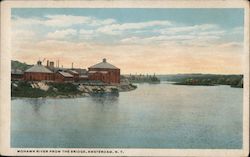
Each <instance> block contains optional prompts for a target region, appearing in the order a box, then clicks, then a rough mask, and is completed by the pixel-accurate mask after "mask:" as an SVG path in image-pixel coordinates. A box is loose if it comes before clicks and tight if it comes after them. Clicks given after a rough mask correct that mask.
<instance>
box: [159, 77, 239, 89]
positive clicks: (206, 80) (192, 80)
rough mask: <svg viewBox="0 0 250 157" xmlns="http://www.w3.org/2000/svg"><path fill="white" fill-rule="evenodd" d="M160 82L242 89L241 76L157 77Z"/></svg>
mask: <svg viewBox="0 0 250 157" xmlns="http://www.w3.org/2000/svg"><path fill="white" fill-rule="evenodd" d="M158 77H159V78H160V79H161V80H165V81H172V82H176V83H175V84H180V85H206V86H213V85H230V86H232V87H239V88H243V75H218V74H176V75H158Z"/></svg>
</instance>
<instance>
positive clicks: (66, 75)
mask: <svg viewBox="0 0 250 157" xmlns="http://www.w3.org/2000/svg"><path fill="white" fill-rule="evenodd" d="M58 73H59V74H61V75H62V76H64V77H73V75H71V74H70V73H67V72H63V71H58Z"/></svg>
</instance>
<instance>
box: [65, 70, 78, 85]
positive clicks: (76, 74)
mask: <svg viewBox="0 0 250 157" xmlns="http://www.w3.org/2000/svg"><path fill="white" fill-rule="evenodd" d="M67 72H68V73H70V74H71V75H73V77H74V81H75V82H77V81H79V76H80V74H79V73H78V72H77V71H75V70H73V69H69V70H67Z"/></svg>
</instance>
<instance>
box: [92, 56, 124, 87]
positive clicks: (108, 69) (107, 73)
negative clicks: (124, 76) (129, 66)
mask: <svg viewBox="0 0 250 157" xmlns="http://www.w3.org/2000/svg"><path fill="white" fill-rule="evenodd" d="M88 69H89V71H88V78H89V80H96V81H102V82H104V83H108V84H118V83H120V69H119V68H117V67H115V66H114V65H112V64H110V63H108V62H107V60H106V59H105V58H104V59H103V61H102V62H100V63H98V64H95V65H93V66H91V67H89V68H88Z"/></svg>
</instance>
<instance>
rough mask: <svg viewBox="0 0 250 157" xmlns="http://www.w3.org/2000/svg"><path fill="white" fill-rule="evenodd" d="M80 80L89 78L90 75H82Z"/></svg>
mask: <svg viewBox="0 0 250 157" xmlns="http://www.w3.org/2000/svg"><path fill="white" fill-rule="evenodd" d="M79 77H80V78H88V75H80V76H79Z"/></svg>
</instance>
